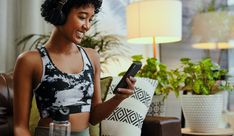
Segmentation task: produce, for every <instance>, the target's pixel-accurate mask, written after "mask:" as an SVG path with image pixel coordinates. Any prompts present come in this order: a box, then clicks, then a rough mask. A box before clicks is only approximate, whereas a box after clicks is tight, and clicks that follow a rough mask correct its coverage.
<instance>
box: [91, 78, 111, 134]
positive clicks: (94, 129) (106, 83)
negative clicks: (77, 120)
mask: <svg viewBox="0 0 234 136" xmlns="http://www.w3.org/2000/svg"><path fill="white" fill-rule="evenodd" d="M111 82H112V77H111V76H108V77H103V78H101V96H102V100H105V98H106V94H107V92H108V89H109V87H110V84H111ZM89 132H90V136H99V135H100V124H97V125H95V126H93V125H91V124H90V125H89Z"/></svg>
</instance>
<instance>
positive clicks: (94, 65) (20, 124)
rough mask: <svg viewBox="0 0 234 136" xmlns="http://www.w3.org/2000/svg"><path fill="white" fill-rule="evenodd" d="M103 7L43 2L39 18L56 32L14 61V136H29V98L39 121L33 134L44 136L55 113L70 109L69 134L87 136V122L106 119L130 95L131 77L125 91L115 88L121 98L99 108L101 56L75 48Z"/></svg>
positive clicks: (69, 0)
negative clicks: (41, 45)
mask: <svg viewBox="0 0 234 136" xmlns="http://www.w3.org/2000/svg"><path fill="white" fill-rule="evenodd" d="M101 3H102V2H101V1H100V0H45V2H44V3H43V4H42V7H41V11H42V13H41V14H42V16H43V17H44V19H45V20H46V21H47V22H49V23H51V24H53V25H54V29H53V31H52V33H51V36H50V38H49V40H48V42H47V43H46V44H45V45H44V46H43V47H41V48H38V49H37V50H35V51H28V52H25V53H23V54H21V55H20V56H19V57H18V58H17V62H16V66H15V71H14V113H15V114H14V134H15V136H30V132H29V123H28V122H29V115H30V106H31V101H32V96H33V94H35V97H36V102H37V107H38V110H39V112H40V116H41V119H40V121H39V123H38V127H37V129H36V133H37V134H36V135H41V136H42V135H48V126H49V123H50V122H51V121H52V118H51V116H52V115H53V112H52V111H53V109H56V108H57V109H58V108H60V107H68V108H69V109H70V116H69V121H70V122H71V131H72V135H75V136H88V135H89V134H88V124H89V123H91V124H97V123H98V122H100V121H101V120H103V119H104V118H106V117H108V115H110V114H111V112H112V111H113V110H114V109H115V108H116V107H117V106H118V105H119V104H120V103H121V102H122V101H123V100H124V99H126V98H127V97H128V96H130V95H131V94H132V93H133V89H134V85H135V82H136V80H135V79H134V78H132V77H130V78H128V79H127V83H128V88H127V89H125V88H119V89H118V91H119V92H120V93H119V94H117V95H115V96H114V97H113V98H112V99H110V100H108V101H107V102H104V103H102V102H101V93H100V92H101V91H100V62H99V56H98V54H97V52H96V51H95V50H93V49H89V48H82V47H80V46H78V45H79V43H80V42H81V40H82V38H83V36H84V34H85V32H87V31H88V30H89V29H90V26H91V21H92V19H93V17H94V15H95V14H97V13H98V12H99V9H100V6H101ZM37 130H38V131H37ZM41 132H43V133H44V134H39V133H41Z"/></svg>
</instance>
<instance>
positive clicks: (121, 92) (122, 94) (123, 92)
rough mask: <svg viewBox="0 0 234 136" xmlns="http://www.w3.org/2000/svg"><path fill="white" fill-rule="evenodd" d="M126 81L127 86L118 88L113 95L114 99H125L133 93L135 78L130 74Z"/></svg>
mask: <svg viewBox="0 0 234 136" xmlns="http://www.w3.org/2000/svg"><path fill="white" fill-rule="evenodd" d="M126 82H127V83H128V88H118V89H117V94H116V96H115V97H116V99H126V98H128V97H129V96H130V95H132V94H133V93H134V90H135V89H134V88H135V83H136V79H135V78H134V77H131V76H130V77H129V78H126Z"/></svg>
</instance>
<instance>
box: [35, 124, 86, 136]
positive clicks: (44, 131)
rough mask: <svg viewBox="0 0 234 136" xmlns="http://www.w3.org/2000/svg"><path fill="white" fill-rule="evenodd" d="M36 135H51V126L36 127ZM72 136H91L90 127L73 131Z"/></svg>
mask: <svg viewBox="0 0 234 136" xmlns="http://www.w3.org/2000/svg"><path fill="white" fill-rule="evenodd" d="M34 136H49V128H48V127H41V126H38V127H36V128H35V133H34ZM70 136H90V135H89V128H86V129H84V130H82V131H80V132H74V131H72V132H71V135H70Z"/></svg>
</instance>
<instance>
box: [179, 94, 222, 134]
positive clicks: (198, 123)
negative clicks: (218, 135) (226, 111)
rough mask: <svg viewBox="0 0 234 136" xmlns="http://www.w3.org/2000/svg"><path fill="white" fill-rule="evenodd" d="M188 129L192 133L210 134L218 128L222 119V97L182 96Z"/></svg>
mask: <svg viewBox="0 0 234 136" xmlns="http://www.w3.org/2000/svg"><path fill="white" fill-rule="evenodd" d="M181 104H182V109H183V113H184V117H185V122H186V125H188V126H186V127H189V128H190V129H191V131H192V132H199V133H210V132H215V131H216V130H217V128H218V125H219V121H220V118H221V117H222V104H223V99H222V95H219V94H217V95H182V97H181Z"/></svg>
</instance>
